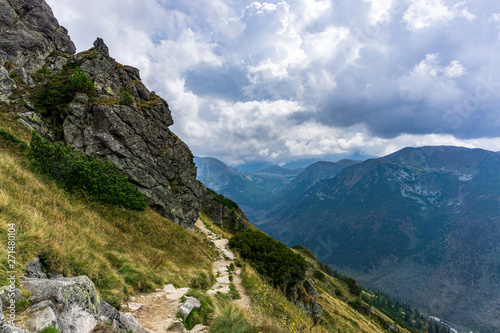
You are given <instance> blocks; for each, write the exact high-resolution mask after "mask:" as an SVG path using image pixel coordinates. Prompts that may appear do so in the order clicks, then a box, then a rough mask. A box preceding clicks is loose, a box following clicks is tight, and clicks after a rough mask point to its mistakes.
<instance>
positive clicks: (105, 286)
mask: <svg viewBox="0 0 500 333" xmlns="http://www.w3.org/2000/svg"><path fill="white" fill-rule="evenodd" d="M10 145H11V143H10V142H6V141H2V140H0V211H1V214H0V239H6V238H7V234H8V232H7V230H8V224H12V223H14V224H15V229H16V238H17V239H16V246H17V247H16V267H15V270H16V271H17V272H18V276H20V275H21V273H22V267H24V266H25V265H26V264H27V263H28V262H30V261H32V260H33V259H35V258H36V257H40V258H41V259H42V261H43V263H44V268H45V269H47V270H50V271H52V272H57V273H60V274H63V275H64V276H67V277H72V276H78V275H87V276H88V277H89V278H90V279H91V280H92V281H93V282H94V283H95V284H96V287H97V289H98V292H99V294H100V296H101V297H103V298H104V300H105V301H107V302H109V303H111V304H113V305H115V306H119V304H120V303H121V302H122V300H123V299H124V298H125V297H127V296H129V295H131V294H134V293H137V292H140V291H148V290H152V289H153V288H154V287H160V286H162V285H163V284H167V283H172V284H175V285H176V286H179V287H180V286H186V287H187V284H188V282H189V281H191V279H192V278H194V277H196V276H199V275H200V274H201V273H204V274H206V275H207V276H210V275H211V274H212V256H213V251H212V249H211V248H210V246H209V245H208V244H207V243H206V242H205V239H204V236H200V235H198V234H196V233H194V232H191V231H188V230H185V229H183V228H182V227H180V226H178V225H177V224H175V223H173V222H171V221H170V220H168V219H166V218H164V217H162V216H160V215H158V214H157V213H156V212H154V211H153V210H151V209H149V208H147V209H146V210H145V211H144V212H137V211H131V210H129V209H125V208H121V207H118V206H113V205H104V204H101V203H99V202H98V201H96V200H95V199H93V198H92V197H89V196H86V195H83V194H81V193H68V192H66V191H65V190H63V189H62V188H60V187H59V186H58V185H57V184H56V183H55V182H54V181H53V180H51V179H49V178H48V177H45V176H42V175H39V174H37V173H35V172H34V170H33V168H32V167H31V166H30V163H29V161H28V158H27V157H26V155H25V154H21V153H19V151H12V150H11V149H9V146H10ZM7 251H8V249H7V244H6V242H1V243H0V258H1V259H0V262H1V265H0V284H1V285H5V284H7V280H6V278H7V276H8V274H7V271H8V270H7V264H8V263H7Z"/></svg>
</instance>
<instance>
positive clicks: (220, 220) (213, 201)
mask: <svg viewBox="0 0 500 333" xmlns="http://www.w3.org/2000/svg"><path fill="white" fill-rule="evenodd" d="M202 212H203V213H204V214H205V215H207V216H208V217H209V218H210V219H211V220H212V221H214V222H215V223H216V224H217V225H219V226H220V227H222V228H224V229H225V230H227V231H229V232H232V233H234V232H236V231H238V230H246V229H247V228H248V225H249V224H250V222H248V218H247V217H246V216H245V213H243V211H242V210H241V209H240V208H239V207H238V205H237V204H236V203H235V202H233V201H232V200H230V199H228V198H225V197H224V196H222V195H221V194H217V193H215V192H214V191H212V190H210V189H207V190H206V193H205V195H204V196H203V201H202Z"/></svg>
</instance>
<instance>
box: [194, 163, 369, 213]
mask: <svg viewBox="0 0 500 333" xmlns="http://www.w3.org/2000/svg"><path fill="white" fill-rule="evenodd" d="M195 163H196V166H197V168H198V173H197V179H198V180H200V181H201V182H202V183H203V184H205V185H206V186H207V187H209V188H211V189H213V190H215V191H217V192H219V193H221V194H223V195H225V196H227V197H228V198H230V199H232V200H234V201H235V202H237V203H238V204H239V205H240V206H241V207H242V208H243V210H244V211H245V213H246V214H247V215H248V217H249V219H250V221H252V222H253V223H260V222H262V221H265V220H267V218H266V215H268V214H269V212H270V211H274V210H276V209H280V207H282V206H283V203H285V202H288V201H290V200H294V199H295V198H297V197H299V196H300V195H301V194H302V192H303V191H305V190H306V189H308V188H309V187H311V186H312V185H314V184H316V183H317V182H319V181H321V180H324V179H328V178H332V177H335V176H336V175H337V174H338V173H339V172H340V171H341V170H343V169H344V168H346V167H349V166H351V165H354V164H356V163H360V161H353V160H341V161H338V162H316V163H314V164H312V165H310V166H309V167H307V168H305V169H303V170H302V169H294V170H290V169H285V168H281V167H278V166H273V167H269V168H267V169H264V170H261V171H259V172H256V173H245V172H241V171H238V170H236V169H233V168H231V167H230V166H228V165H226V164H224V163H223V162H221V161H219V160H217V159H215V158H211V157H204V158H201V157H195Z"/></svg>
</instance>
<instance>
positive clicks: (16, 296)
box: [0, 286, 24, 310]
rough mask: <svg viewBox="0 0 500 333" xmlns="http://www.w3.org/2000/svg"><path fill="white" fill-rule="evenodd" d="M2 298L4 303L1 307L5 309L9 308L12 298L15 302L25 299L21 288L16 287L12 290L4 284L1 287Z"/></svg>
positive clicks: (0, 297)
mask: <svg viewBox="0 0 500 333" xmlns="http://www.w3.org/2000/svg"><path fill="white" fill-rule="evenodd" d="M0 299H1V300H2V303H3V306H2V307H1V309H2V310H5V309H7V306H8V305H9V304H10V301H11V300H14V302H18V301H21V300H23V299H24V296H23V294H22V293H21V291H20V290H19V289H17V288H14V289H13V290H10V288H9V286H4V287H2V288H0Z"/></svg>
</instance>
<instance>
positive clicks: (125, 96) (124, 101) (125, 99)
mask: <svg viewBox="0 0 500 333" xmlns="http://www.w3.org/2000/svg"><path fill="white" fill-rule="evenodd" d="M120 104H121V105H126V106H132V104H134V97H133V96H132V94H131V93H130V92H129V91H127V90H123V91H122V93H121V94H120Z"/></svg>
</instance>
